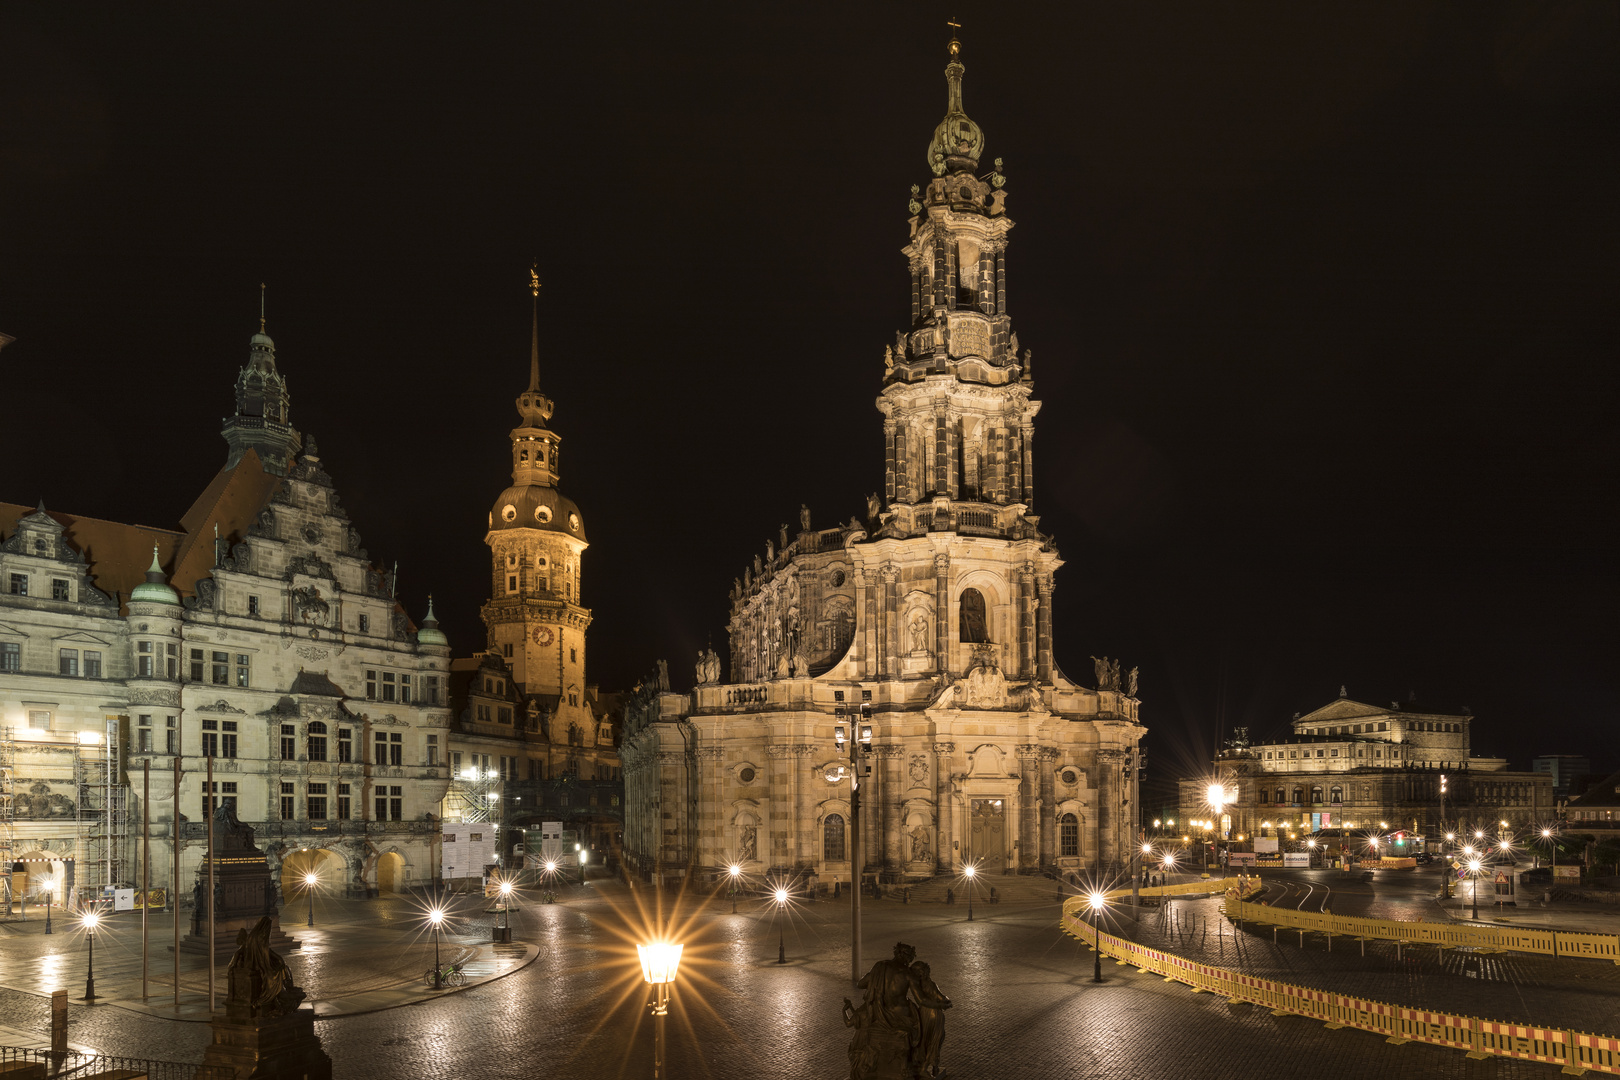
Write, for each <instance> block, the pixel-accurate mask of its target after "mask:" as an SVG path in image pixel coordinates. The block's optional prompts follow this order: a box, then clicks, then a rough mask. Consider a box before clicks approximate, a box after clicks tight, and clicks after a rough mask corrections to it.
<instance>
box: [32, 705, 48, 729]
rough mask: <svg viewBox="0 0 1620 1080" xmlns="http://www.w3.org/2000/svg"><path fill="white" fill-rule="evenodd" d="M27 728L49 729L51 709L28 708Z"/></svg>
mask: <svg viewBox="0 0 1620 1080" xmlns="http://www.w3.org/2000/svg"><path fill="white" fill-rule="evenodd" d="M28 729H29V730H30V731H49V730H51V711H50V710H49V709H29V710H28Z"/></svg>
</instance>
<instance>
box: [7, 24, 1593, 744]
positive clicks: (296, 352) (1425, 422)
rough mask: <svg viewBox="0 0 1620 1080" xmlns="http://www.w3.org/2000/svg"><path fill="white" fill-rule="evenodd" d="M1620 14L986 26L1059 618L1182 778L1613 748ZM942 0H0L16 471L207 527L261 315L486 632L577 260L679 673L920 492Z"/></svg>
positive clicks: (374, 521)
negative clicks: (211, 493)
mask: <svg viewBox="0 0 1620 1080" xmlns="http://www.w3.org/2000/svg"><path fill="white" fill-rule="evenodd" d="M1617 10H1620V9H1617V8H1616V7H1615V6H1614V5H1613V4H1612V3H1607V2H1605V3H1591V4H1582V3H1545V4H1543V3H1535V4H1519V5H1516V4H1505V3H1476V2H1472V0H1469V2H1460V3H1454V4H1435V5H1424V4H1414V3H1408V2H1404V0H1403V2H1400V3H1389V4H1383V5H1354V6H1351V7H1344V8H1342V9H1341V8H1340V7H1339V6H1327V5H1281V4H1268V5H1260V4H1199V5H1192V4H1174V5H1158V4H1138V3H1132V4H1110V5H1099V4H1085V5H1077V4H1062V5H1058V4H1052V5H1021V6H1018V7H1017V8H1015V9H1013V10H1003V9H1001V8H1000V7H999V6H998V7H997V8H995V9H987V11H988V13H986V14H983V15H977V16H976V15H974V13H972V12H964V13H963V14H962V18H961V21H962V22H963V23H964V24H965V25H964V27H963V29H962V31H961V38H962V41H963V60H964V62H965V63H966V66H967V75H966V80H965V97H964V100H965V106H966V109H967V112H968V114H969V115H970V116H971V117H973V119H974V120H976V121H977V122H978V123H979V124H980V125H981V126H982V127H983V128H984V130H985V132H986V136H987V147H986V155H985V160H984V166H985V168H986V169H988V167H989V164H990V161H991V160H992V159H993V158H995V157H1003V158H1004V159H1005V162H1006V172H1007V174H1008V176H1009V178H1010V179H1009V183H1008V186H1007V190H1008V192H1009V196H1008V200H1007V206H1008V210H1009V213H1010V214H1011V216H1012V217H1013V219H1014V220H1015V221H1016V222H1017V223H1018V228H1017V229H1015V230H1014V232H1013V234H1012V241H1013V243H1012V246H1011V249H1010V251H1009V257H1008V267H1009V270H1008V300H1009V307H1010V309H1011V311H1012V313H1013V317H1014V323H1013V325H1014V327H1015V329H1017V330H1018V332H1019V336H1020V340H1021V344H1022V345H1024V346H1026V347H1028V348H1031V349H1033V350H1034V354H1035V365H1036V381H1035V389H1036V395H1037V397H1039V398H1040V399H1041V400H1043V401H1044V403H1045V407H1044V408H1043V410H1042V412H1041V415H1040V418H1039V420H1038V423H1037V429H1036V431H1037V434H1036V444H1035V445H1036V469H1037V473H1036V479H1037V495H1036V509H1037V511H1039V512H1040V513H1041V515H1042V527H1043V529H1045V530H1047V531H1049V532H1051V533H1053V534H1055V536H1056V537H1057V539H1058V542H1059V546H1060V550H1061V551H1062V553H1063V555H1064V557H1065V558H1066V559H1067V565H1066V567H1065V569H1063V570H1062V571H1061V572H1060V573H1059V575H1058V579H1057V580H1058V585H1059V587H1058V590H1057V593H1056V606H1055V611H1056V642H1057V654H1058V660H1059V663H1060V664H1061V666H1062V667H1063V668H1064V670H1065V671H1066V672H1067V673H1068V674H1069V675H1070V676H1071V677H1072V678H1076V679H1078V680H1080V681H1082V682H1085V683H1088V684H1089V683H1090V682H1091V661H1090V660H1089V657H1090V656H1091V655H1093V654H1096V655H1104V654H1106V655H1110V656H1117V657H1120V658H1121V660H1122V662H1123V664H1124V666H1125V667H1126V668H1127V669H1128V668H1129V667H1131V666H1132V665H1140V666H1141V668H1142V686H1143V690H1142V698H1143V708H1142V715H1143V718H1144V720H1145V722H1146V723H1147V725H1148V726H1149V728H1150V729H1151V734H1150V737H1149V743H1148V745H1149V749H1150V754H1151V755H1153V759H1154V760H1153V771H1154V772H1156V773H1157V774H1159V775H1161V776H1162V775H1164V774H1165V773H1166V772H1172V773H1176V772H1184V771H1191V770H1193V769H1196V768H1197V767H1198V764H1199V762H1200V761H1201V760H1204V761H1207V754H1208V753H1209V752H1210V750H1211V749H1212V748H1213V747H1214V746H1215V745H1216V743H1217V740H1218V739H1220V738H1222V737H1224V734H1225V733H1229V732H1230V730H1231V729H1232V728H1233V727H1235V726H1238V725H1248V726H1249V727H1250V729H1251V731H1252V733H1253V734H1254V735H1257V736H1263V735H1270V734H1279V733H1281V732H1283V731H1286V725H1287V721H1288V720H1289V718H1290V717H1291V716H1292V715H1293V713H1294V712H1295V711H1302V710H1309V709H1312V708H1315V707H1317V706H1319V705H1322V704H1325V703H1326V702H1327V701H1329V700H1330V699H1332V698H1333V697H1334V696H1336V695H1337V693H1338V690H1339V686H1340V684H1344V685H1346V686H1347V687H1348V688H1349V691H1350V694H1351V696H1352V697H1356V698H1358V699H1360V700H1365V701H1371V702H1375V703H1387V702H1388V701H1391V700H1395V699H1401V700H1405V699H1407V698H1408V696H1409V695H1410V694H1413V693H1415V694H1416V695H1417V699H1418V701H1419V702H1429V703H1433V704H1438V705H1452V706H1455V705H1467V706H1469V707H1471V708H1472V709H1473V710H1474V712H1475V713H1476V714H1477V716H1478V721H1477V724H1476V727H1475V732H1476V737H1475V752H1476V753H1479V754H1501V755H1506V756H1508V757H1510V758H1511V759H1513V761H1514V763H1515V764H1516V765H1518V766H1520V767H1528V764H1529V758H1530V757H1531V756H1533V755H1535V754H1541V753H1590V754H1591V755H1593V756H1594V757H1595V758H1597V759H1599V763H1600V764H1608V765H1609V766H1611V767H1614V766H1617V765H1620V760H1617V755H1616V754H1615V749H1616V747H1617V746H1620V740H1617V739H1616V738H1615V734H1614V733H1615V730H1616V720H1617V717H1616V701H1617V698H1620V678H1617V674H1616V665H1615V662H1614V658H1613V654H1614V648H1615V644H1616V640H1615V639H1616V635H1615V633H1614V631H1613V626H1614V621H1615V612H1616V610H1617V600H1620V597H1617V595H1616V594H1617V588H1616V581H1617V575H1616V566H1615V544H1614V537H1615V535H1616V526H1617V525H1620V521H1617V516H1620V515H1617V513H1616V486H1615V476H1616V463H1617V462H1616V448H1617V431H1616V389H1617V378H1616V375H1615V363H1616V356H1617V349H1616V337H1617V334H1616V330H1617V322H1620V319H1617V316H1616V296H1617V295H1620V290H1617V285H1620V282H1617V276H1620V274H1617V270H1616V251H1617V244H1616V240H1617V233H1620V228H1617V225H1620V213H1617V210H1616V202H1617V200H1616V191H1617V190H1620V184H1617V172H1620V170H1617V168H1616V166H1617V163H1620V162H1617V158H1620V140H1617V138H1616V132H1617V131H1620V109H1617V104H1620V75H1617V73H1620V30H1617V14H1616V12H1617ZM948 14H950V12H948V11H945V10H943V9H938V6H937V5H929V4H922V3H905V4H900V3H884V4H856V5H849V6H834V5H775V4H749V5H744V4H731V5H724V6H713V5H711V6H705V7H700V8H693V7H687V6H676V5H650V4H648V5H601V4H598V5H589V4H587V5H572V6H566V5H524V6H522V7H521V8H519V7H518V6H516V5H512V6H509V7H505V8H502V7H499V6H485V5H449V6H445V5H439V6H436V7H429V6H427V5H403V6H383V5H331V4H310V5H293V4H269V5H266V4H260V5H247V4H212V5H194V6H191V7H187V8H181V7H163V8H147V7H144V6H142V5H94V6H91V7H88V8H86V7H83V6H81V5H27V6H25V5H20V4H12V5H8V6H7V7H6V8H5V9H4V10H3V12H0V42H3V43H4V53H3V58H0V331H4V332H6V333H9V334H11V335H14V336H15V337H16V338H17V341H16V342H15V343H14V344H12V345H10V346H7V347H6V348H5V350H4V353H3V354H0V394H3V395H4V400H5V404H6V409H5V416H6V424H5V429H6V433H5V444H6V448H5V455H4V460H5V467H4V470H3V472H0V499H3V500H6V501H12V502H24V503H32V502H33V501H34V500H36V499H39V498H41V497H43V498H44V500H45V502H46V504H47V505H48V506H50V507H52V508H53V509H58V510H62V511H65V512H69V513H75V514H85V515H92V516H98V517H106V518H111V519H114V520H122V521H134V522H140V523H144V524H152V525H163V526H172V525H173V524H174V523H175V522H176V521H177V519H178V518H179V516H180V515H181V513H182V512H183V511H184V510H185V509H186V507H187V506H188V505H189V504H190V502H191V501H192V499H193V498H195V496H196V495H197V493H198V492H200V491H201V489H202V488H203V486H204V485H205V484H206V483H207V482H208V480H209V478H210V477H211V476H212V475H213V474H214V472H215V471H216V470H217V469H218V468H219V467H220V465H222V464H223V463H224V460H225V445H224V443H223V441H222V440H221V439H220V437H219V434H218V430H219V421H220V418H221V417H223V416H225V415H226V414H227V413H229V412H230V411H231V408H232V405H231V400H232V399H231V393H232V384H233V381H234V379H235V376H236V373H237V370H238V368H239V367H240V366H241V364H242V363H243V361H244V360H245V359H246V358H247V339H248V336H249V335H250V334H251V333H252V332H253V331H254V329H256V322H255V320H256V319H257V315H258V301H259V293H258V285H259V282H261V281H265V282H268V283H269V327H268V328H269V332H270V333H271V335H272V336H273V337H274V338H275V341H276V345H277V361H278V363H279V365H280V367H281V370H282V372H283V373H284V374H285V375H286V376H287V378H288V380H289V383H290V386H291V390H292V417H293V421H294V423H295V424H296V426H297V427H298V428H299V429H300V430H302V431H305V432H312V433H314V434H315V435H316V437H317V438H318V440H319V442H320V447H321V455H322V458H323V460H324V462H325V464H326V466H327V468H328V470H329V471H330V472H331V474H332V476H333V477H334V479H335V481H336V483H337V486H338V490H339V491H340V493H341V494H342V496H343V498H344V501H345V505H346V506H347V508H348V510H349V512H350V513H351V515H352V516H353V518H354V521H355V523H356V525H357V526H358V527H359V529H360V531H361V533H362V536H363V538H364V541H365V543H366V545H367V547H368V548H369V549H370V551H371V553H372V555H373V557H374V558H376V559H377V560H378V561H380V562H382V563H384V564H392V563H393V562H394V561H395V560H396V559H397V560H398V562H399V566H400V585H401V590H402V597H403V599H404V600H405V602H406V604H407V606H408V608H409V609H410V611H411V612H412V614H413V615H414V616H416V617H418V618H420V616H421V613H422V610H423V608H424V607H425V605H426V594H427V593H428V592H433V593H434V594H435V595H436V596H437V598H438V611H439V614H440V616H441V618H442V619H443V621H444V624H445V629H446V630H447V632H448V633H449V634H450V637H451V641H452V644H453V645H454V646H455V648H456V651H457V653H458V655H461V654H465V653H467V652H470V651H471V650H472V649H473V648H475V647H478V646H480V645H481V644H482V641H483V633H482V628H481V625H480V623H479V621H478V607H479V604H480V603H481V602H482V601H483V599H484V598H485V597H486V595H487V590H488V580H489V579H488V569H487V549H486V548H485V547H484V546H483V536H484V532H485V520H486V514H487V513H488V511H489V509H490V506H491V503H492V500H493V499H494V498H495V496H496V495H497V494H498V493H499V492H500V491H501V490H502V488H504V487H505V486H506V485H507V483H508V482H509V479H508V472H509V468H510V464H509V460H508V451H507V446H508V444H507V437H506V435H507V431H508V430H509V429H510V428H511V427H513V426H514V425H515V423H516V421H517V414H516V412H515V411H514V409H513V406H512V399H513V397H514V396H515V395H516V394H517V393H518V392H519V391H520V390H521V389H522V388H523V386H524V384H525V381H526V378H527V362H528V344H529V343H528V336H529V318H530V309H529V296H528V292H527V290H526V279H527V272H528V267H529V264H530V262H531V260H534V259H538V261H539V264H540V273H541V276H542V279H543V281H544V282H545V287H544V289H543V291H542V296H541V321H542V331H543V333H542V337H543V341H542V349H541V376H542V386H543V388H544V389H545V390H546V392H547V393H548V394H550V395H551V396H552V397H553V398H554V399H555V400H556V401H557V412H556V416H555V417H554V419H553V422H552V426H553V428H554V429H555V430H556V431H557V432H559V433H560V434H561V436H562V438H563V444H562V445H563V451H562V457H561V468H562V490H563V491H564V492H565V493H566V494H568V495H569V496H570V497H572V498H573V499H575V500H576V501H577V502H578V503H579V504H580V507H581V509H582V512H583V514H584V517H585V523H586V528H587V531H588V533H589V536H590V539H591V541H592V544H591V548H590V550H589V551H588V552H587V554H586V563H585V575H586V576H585V593H584V600H585V602H586V603H587V604H589V605H591V606H592V607H593V608H594V611H595V624H594V626H593V629H592V632H591V633H592V647H591V665H592V669H591V674H592V675H593V677H594V681H597V682H599V683H600V684H601V685H602V686H603V687H604V689H624V688H626V687H628V686H629V685H630V684H631V683H632V682H633V681H634V680H636V679H637V678H638V677H639V676H640V675H641V674H642V673H644V672H645V671H647V670H649V669H650V668H651V667H652V665H653V661H654V660H655V659H656V658H658V657H660V656H662V657H667V658H669V660H670V661H671V670H672V672H673V674H674V676H675V680H676V683H677V686H681V687H684V686H686V685H689V683H690V680H691V677H692V675H691V660H692V657H693V656H694V654H695V653H696V651H697V650H698V649H699V648H701V647H702V646H704V644H705V643H706V642H708V641H709V640H711V639H712V640H713V642H714V644H715V646H716V647H717V648H719V649H720V651H721V652H722V653H724V652H725V648H724V635H725V630H724V620H725V616H726V611H727V601H726V593H727V590H728V589H729V587H730V584H731V579H732V577H733V576H734V575H738V574H740V573H741V571H742V568H743V565H744V563H745V562H747V561H748V560H749V559H750V558H751V557H752V556H753V554H754V553H755V552H759V551H762V550H763V547H764V542H765V540H766V538H767V537H774V536H775V535H776V532H777V526H778V525H779V524H781V523H783V522H788V523H794V524H795V525H796V522H797V517H796V514H797V510H798V507H799V504H800V503H801V502H808V503H809V504H810V506H811V508H812V510H813V512H814V518H815V522H814V523H815V524H816V525H817V526H818V527H824V526H828V525H831V524H833V523H834V522H835V521H836V520H848V519H849V517H850V515H851V514H853V513H856V512H858V511H860V510H861V509H862V507H863V501H862V500H863V496H864V495H865V494H866V493H867V492H869V491H873V490H879V489H881V486H882V464H883V453H882V435H881V426H880V419H879V416H878V413H877V411H876V410H875V408H874V407H873V401H874V398H875V396H876V394H877V392H878V389H879V380H880V376H881V373H882V353H883V347H884V345H886V344H889V343H891V342H892V341H893V340H894V332H895V330H897V329H901V328H903V326H904V324H905V320H906V316H907V313H908V308H907V300H906V285H907V278H906V271H905V264H904V261H903V259H902V257H901V256H900V254H899V249H900V248H901V247H902V246H903V245H904V244H905V242H906V238H907V230H906V218H907V217H908V216H909V214H908V211H907V208H906V200H907V195H908V192H909V188H910V186H911V185H912V184H914V183H921V182H925V181H926V180H927V178H928V177H929V173H928V170H927V167H926V162H925V149H926V147H927V145H928V140H929V138H930V136H931V135H932V132H933V129H934V126H935V124H937V123H938V122H939V120H940V118H941V116H942V115H943V113H944V109H945V82H944V77H943V74H942V69H943V67H944V64H945V48H944V46H945V43H946V41H947V40H948V30H947V28H946V27H945V25H944V21H945V16H946V15H948Z"/></svg>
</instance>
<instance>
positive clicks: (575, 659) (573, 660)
mask: <svg viewBox="0 0 1620 1080" xmlns="http://www.w3.org/2000/svg"><path fill="white" fill-rule="evenodd" d="M568 662H569V663H570V664H577V663H579V657H578V656H577V655H576V654H575V652H574V650H573V649H569V650H568Z"/></svg>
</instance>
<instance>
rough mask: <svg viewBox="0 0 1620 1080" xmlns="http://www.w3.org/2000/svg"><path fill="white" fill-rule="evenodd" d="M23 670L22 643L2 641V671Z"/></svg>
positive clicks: (0, 659) (0, 649)
mask: <svg viewBox="0 0 1620 1080" xmlns="http://www.w3.org/2000/svg"><path fill="white" fill-rule="evenodd" d="M21 670H22V643H21V642H16V641H0V671H21Z"/></svg>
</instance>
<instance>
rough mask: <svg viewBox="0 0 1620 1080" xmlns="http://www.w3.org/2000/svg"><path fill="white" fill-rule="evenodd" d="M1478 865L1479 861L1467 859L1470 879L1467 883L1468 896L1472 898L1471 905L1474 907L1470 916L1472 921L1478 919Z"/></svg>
mask: <svg viewBox="0 0 1620 1080" xmlns="http://www.w3.org/2000/svg"><path fill="white" fill-rule="evenodd" d="M1480 865H1481V863H1480V861H1479V860H1478V859H1469V860H1468V874H1469V877H1470V878H1471V879H1472V880H1471V881H1470V882H1469V889H1468V892H1469V895H1470V896H1471V898H1472V901H1473V905H1474V913H1473V915H1471V916H1470V918H1473V919H1478V918H1479V868H1480Z"/></svg>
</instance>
